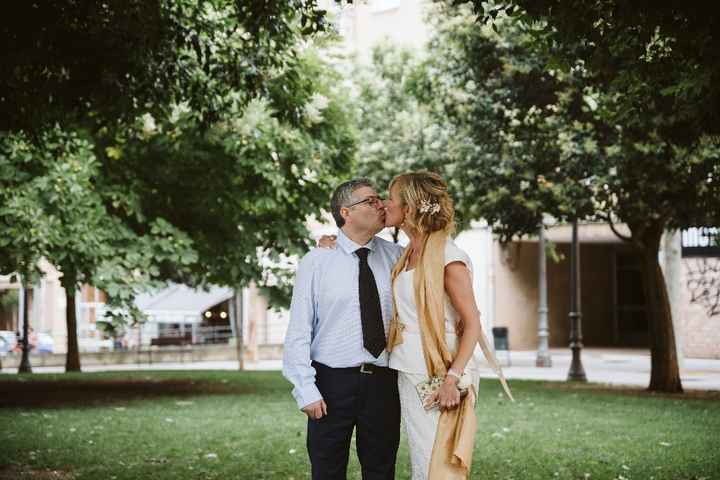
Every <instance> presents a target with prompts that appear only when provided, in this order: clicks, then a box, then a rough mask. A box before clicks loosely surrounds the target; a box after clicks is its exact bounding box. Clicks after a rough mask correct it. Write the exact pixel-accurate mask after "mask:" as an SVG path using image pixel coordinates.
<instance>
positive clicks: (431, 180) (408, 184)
mask: <svg viewBox="0 0 720 480" xmlns="http://www.w3.org/2000/svg"><path fill="white" fill-rule="evenodd" d="M395 186H397V187H398V192H399V195H400V201H401V202H402V206H407V207H409V212H408V213H407V215H405V220H404V224H405V226H407V227H408V228H409V229H410V230H413V231H416V232H418V233H421V234H424V235H429V234H431V233H433V232H438V231H443V232H445V233H447V234H448V235H452V234H453V233H454V232H455V208H454V207H453V201H452V199H451V198H450V195H449V194H448V189H447V183H445V180H443V179H442V177H441V176H440V175H438V174H437V173H433V172H410V173H403V174H400V175H398V176H396V177H395V178H393V180H392V181H391V182H390V187H389V188H390V189H392V188H393V187H395Z"/></svg>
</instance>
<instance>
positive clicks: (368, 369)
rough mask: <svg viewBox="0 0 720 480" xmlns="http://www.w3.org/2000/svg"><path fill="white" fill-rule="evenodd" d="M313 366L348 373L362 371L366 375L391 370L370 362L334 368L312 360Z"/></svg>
mask: <svg viewBox="0 0 720 480" xmlns="http://www.w3.org/2000/svg"><path fill="white" fill-rule="evenodd" d="M312 364H313V367H315V368H317V367H320V368H329V369H330V370H335V371H338V372H348V373H364V374H366V375H372V374H374V373H390V372H391V371H392V370H391V369H390V368H388V367H381V366H380V365H375V364H372V363H363V364H361V365H359V366H357V367H340V368H334V367H328V366H327V365H325V364H322V363H320V362H312Z"/></svg>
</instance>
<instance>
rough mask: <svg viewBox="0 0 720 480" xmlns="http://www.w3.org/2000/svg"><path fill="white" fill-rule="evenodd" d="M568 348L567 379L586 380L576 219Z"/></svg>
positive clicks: (573, 241)
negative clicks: (568, 365) (582, 356)
mask: <svg viewBox="0 0 720 480" xmlns="http://www.w3.org/2000/svg"><path fill="white" fill-rule="evenodd" d="M569 317H570V350H572V362H571V363H570V371H568V377H567V379H568V380H570V381H576V382H587V377H586V376H585V369H584V368H583V366H582V360H581V359H580V354H581V352H582V347H583V344H582V313H581V312H580V242H579V241H578V223H577V219H575V220H573V224H572V245H571V246H570V315H569Z"/></svg>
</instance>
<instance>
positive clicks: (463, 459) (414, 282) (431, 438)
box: [385, 172, 482, 479]
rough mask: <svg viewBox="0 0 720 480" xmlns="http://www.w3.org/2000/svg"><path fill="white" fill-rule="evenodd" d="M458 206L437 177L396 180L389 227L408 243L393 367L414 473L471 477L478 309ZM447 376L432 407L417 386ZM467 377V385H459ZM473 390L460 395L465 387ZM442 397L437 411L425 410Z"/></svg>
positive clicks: (392, 340) (398, 272)
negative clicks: (458, 231) (459, 234)
mask: <svg viewBox="0 0 720 480" xmlns="http://www.w3.org/2000/svg"><path fill="white" fill-rule="evenodd" d="M454 217H455V213H454V209H453V203H452V200H451V199H450V196H449V195H448V192H447V185H446V184H445V182H444V181H443V180H442V178H440V176H439V175H437V174H434V173H429V172H415V173H406V174H402V175H399V176H397V177H395V179H393V181H392V182H391V183H390V198H389V199H388V200H387V201H386V202H385V225H386V226H388V227H390V226H397V227H400V229H401V230H402V231H403V232H404V233H405V234H406V235H407V237H408V238H409V239H410V243H409V244H408V246H407V248H406V249H405V252H404V254H403V256H402V257H401V258H400V260H399V261H398V263H397V265H396V266H395V269H394V270H393V273H392V277H393V278H392V280H393V298H394V301H395V315H394V318H393V322H392V323H391V326H390V333H389V338H388V350H390V351H391V355H390V367H391V368H394V369H395V370H398V387H399V391H400V405H401V412H402V420H403V424H404V426H405V429H406V432H407V436H408V443H409V447H410V457H411V462H412V478H413V479H425V478H433V479H434V478H438V479H439V478H443V479H445V478H467V476H468V474H469V470H470V464H471V463H472V450H473V445H474V440H475V412H474V406H475V391H476V389H477V385H478V374H477V365H476V362H475V360H474V358H473V352H474V350H475V345H476V344H477V342H478V341H479V340H480V338H481V335H482V332H481V324H480V312H479V310H478V308H477V305H476V303H475V298H474V295H473V290H472V270H471V269H472V265H471V262H470V259H469V257H468V255H467V254H466V253H465V252H464V251H462V250H461V249H459V248H458V247H457V246H456V245H455V243H454V242H453V241H452V240H451V238H450V235H451V234H452V233H454V229H455V223H454ZM433 377H439V378H442V379H444V380H443V381H442V383H441V386H440V387H439V389H437V391H436V392H435V393H434V394H432V395H431V396H430V398H429V399H428V400H427V402H426V405H423V404H422V403H421V402H420V397H419V395H418V390H417V386H418V385H419V384H421V383H422V382H424V381H427V380H428V379H430V378H433ZM461 381H462V384H461ZM459 387H462V388H464V389H467V390H468V394H467V395H466V396H464V397H463V398H461V396H460V389H459ZM435 401H437V402H439V405H438V406H439V408H430V409H427V410H426V408H427V407H428V406H429V404H432V403H435Z"/></svg>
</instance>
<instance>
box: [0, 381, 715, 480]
mask: <svg viewBox="0 0 720 480" xmlns="http://www.w3.org/2000/svg"><path fill="white" fill-rule="evenodd" d="M512 387H513V390H514V395H515V398H516V400H517V403H515V404H510V403H509V402H508V401H507V400H505V399H503V398H502V397H500V388H499V384H498V382H497V381H495V380H483V381H482V382H481V386H480V397H479V402H478V406H477V413H478V427H479V428H478V433H477V443H476V447H475V456H474V462H473V474H472V478H476V479H517V480H523V479H588V478H590V479H618V480H621V479H646V480H647V479H688V480H689V479H695V480H700V479H706V480H710V479H718V480H720V395H719V394H717V393H704V394H692V395H690V394H688V395H686V396H668V397H660V396H653V395H649V394H646V393H644V392H640V391H631V390H608V389H603V388H601V387H597V386H588V385H583V386H577V387H573V386H569V385H567V384H563V383H548V382H521V381H514V382H512ZM0 426H1V429H0V479H1V480H5V479H23V478H32V479H51V478H53V479H58V478H59V479H93V480H114V479H117V480H120V479H128V480H129V479H132V480H144V479H173V480H175V479H222V480H225V479H228V480H230V479H233V480H234V479H290V478H292V479H303V478H308V477H309V463H308V460H307V454H306V451H305V417H304V416H303V415H302V414H301V413H300V412H298V410H297V409H296V407H295V404H294V401H293V400H292V398H291V396H290V387H289V384H288V383H287V382H286V381H285V380H284V379H283V378H282V377H281V375H280V374H279V373H278V372H245V373H239V372H224V371H214V372H198V371H190V372H116V373H83V374H62V375H40V374H35V375H30V376H9V375H7V376H2V377H0ZM408 462H409V461H408V451H407V446H406V445H405V440H404V439H403V442H402V444H401V449H400V453H399V457H398V468H397V478H398V479H406V478H409V468H408ZM348 478H353V479H359V478H360V473H359V465H358V463H357V460H356V457H355V455H354V454H353V455H351V465H350V469H349V474H348Z"/></svg>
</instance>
